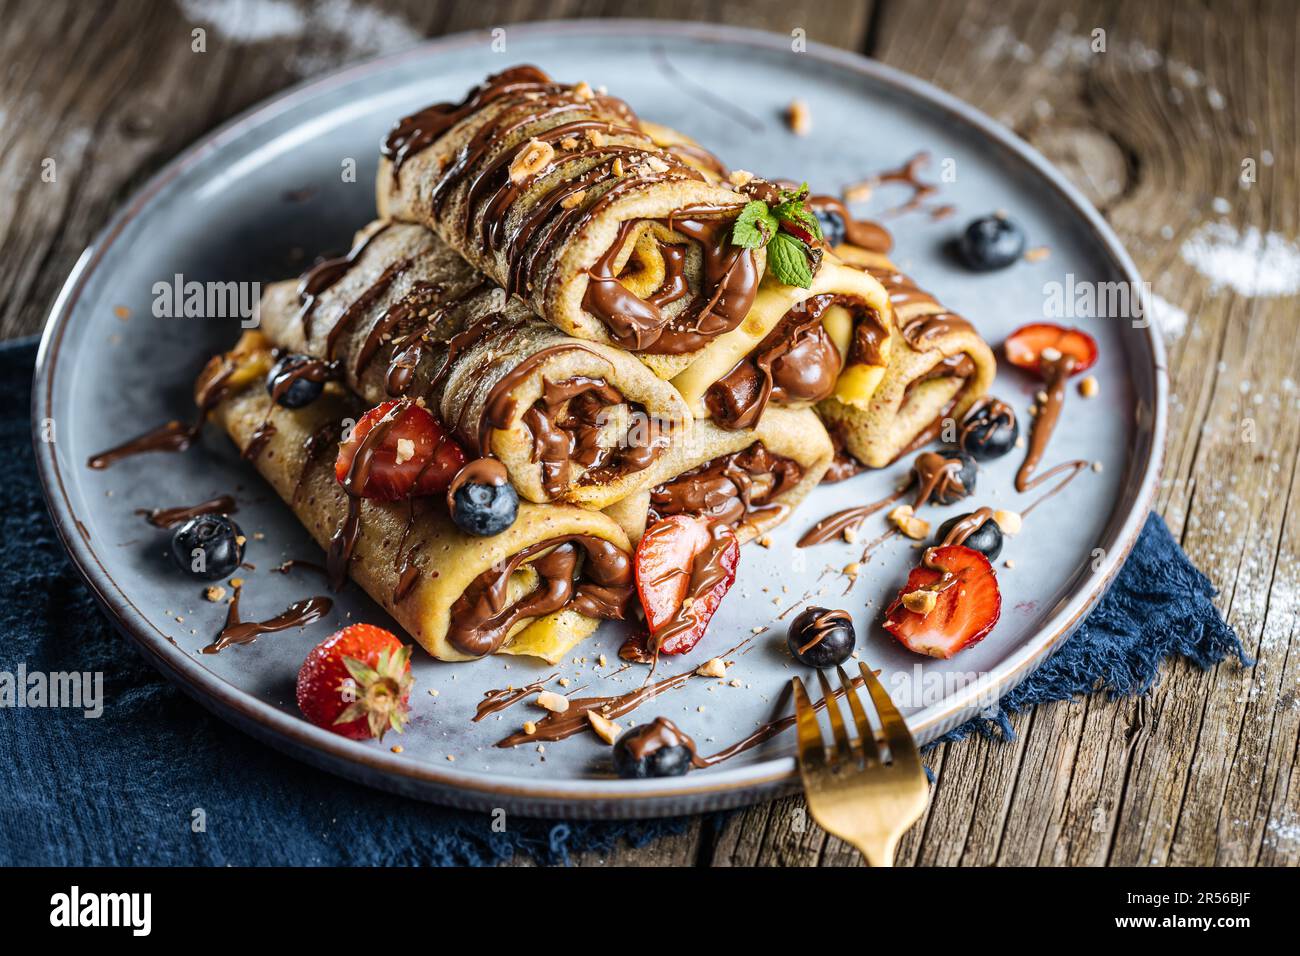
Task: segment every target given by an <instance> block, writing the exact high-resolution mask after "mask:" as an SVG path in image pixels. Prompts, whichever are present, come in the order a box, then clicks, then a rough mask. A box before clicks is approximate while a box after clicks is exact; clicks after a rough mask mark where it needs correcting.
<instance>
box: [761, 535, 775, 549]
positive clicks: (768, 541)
mask: <svg viewBox="0 0 1300 956" xmlns="http://www.w3.org/2000/svg"><path fill="white" fill-rule="evenodd" d="M758 543H759V544H760V545H762V546H763V547H764V548H770V547H772V536H771V535H770V534H765V535H763V536H762V537H761V538H759V539H758Z"/></svg>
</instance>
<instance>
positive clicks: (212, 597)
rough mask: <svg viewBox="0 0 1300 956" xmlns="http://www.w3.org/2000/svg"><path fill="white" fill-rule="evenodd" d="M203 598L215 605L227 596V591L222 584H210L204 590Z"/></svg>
mask: <svg viewBox="0 0 1300 956" xmlns="http://www.w3.org/2000/svg"><path fill="white" fill-rule="evenodd" d="M203 596H204V597H205V598H207V599H208V600H209V601H211V602H212V603H213V604H216V603H217V602H218V601H220V600H221V599H222V598H224V597H225V596H226V589H225V588H223V587H222V586H221V585H220V584H210V585H208V587H206V588H205V589H204V591H203Z"/></svg>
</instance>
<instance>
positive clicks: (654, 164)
mask: <svg viewBox="0 0 1300 956" xmlns="http://www.w3.org/2000/svg"><path fill="white" fill-rule="evenodd" d="M645 164H646V165H647V166H649V167H650V168H651V169H653V170H654V171H655V172H656V173H666V172H668V164H667V163H665V162H664V161H663V160H662V159H660V158H659V157H658V156H647V157H646V158H645Z"/></svg>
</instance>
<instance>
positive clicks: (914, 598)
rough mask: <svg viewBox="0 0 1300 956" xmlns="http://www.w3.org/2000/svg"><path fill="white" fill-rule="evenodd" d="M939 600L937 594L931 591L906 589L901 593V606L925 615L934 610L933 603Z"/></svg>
mask: <svg viewBox="0 0 1300 956" xmlns="http://www.w3.org/2000/svg"><path fill="white" fill-rule="evenodd" d="M938 602H939V595H937V594H935V593H934V592H933V591H926V590H922V589H918V590H916V591H908V592H907V593H906V594H904V595H903V607H905V608H907V609H908V610H909V611H914V612H915V613H917V614H921V615H925V614H929V613H930V612H931V611H933V610H934V606H935V604H937V603H938Z"/></svg>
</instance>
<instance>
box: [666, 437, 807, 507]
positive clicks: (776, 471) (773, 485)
mask: <svg viewBox="0 0 1300 956" xmlns="http://www.w3.org/2000/svg"><path fill="white" fill-rule="evenodd" d="M802 477H803V468H802V467H800V465H799V463H798V462H797V461H795V460H794V459H792V458H787V457H785V456H784V455H778V454H775V453H774V452H770V451H768V450H767V448H766V447H765V446H764V445H763V443H762V442H754V444H752V445H750V446H749V447H748V448H745V449H743V450H742V451H737V452H732V453H731V454H729V455H722V456H720V457H718V458H715V459H713V460H712V461H709V462H706V463H705V464H703V465H700V466H698V467H696V468H692V469H691V470H690V471H687V472H683V473H682V474H680V475H678V476H677V477H676V478H674V479H673V480H672V481H668V482H665V483H664V484H662V485H659V486H658V487H656V488H654V489H653V490H652V491H651V492H650V511H649V522H650V523H651V524H653V523H654V522H656V521H658V520H660V519H661V518H666V517H668V516H669V515H675V514H692V515H697V516H699V517H704V518H709V519H712V520H714V521H720V522H722V523H723V524H726V525H729V526H733V527H734V526H735V525H737V524H738V523H740V522H741V521H743V520H745V519H748V518H750V517H754V516H761V515H764V514H767V513H770V512H772V511H775V510H777V509H779V508H781V507H782V506H781V505H780V504H779V503H777V502H776V500H775V499H776V498H777V497H778V496H779V495H781V494H782V493H784V492H786V491H788V490H789V489H790V488H791V487H793V486H794V485H796V484H798V482H799V480H800V479H801V478H802Z"/></svg>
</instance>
